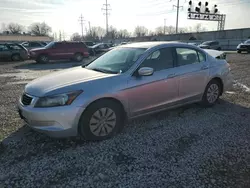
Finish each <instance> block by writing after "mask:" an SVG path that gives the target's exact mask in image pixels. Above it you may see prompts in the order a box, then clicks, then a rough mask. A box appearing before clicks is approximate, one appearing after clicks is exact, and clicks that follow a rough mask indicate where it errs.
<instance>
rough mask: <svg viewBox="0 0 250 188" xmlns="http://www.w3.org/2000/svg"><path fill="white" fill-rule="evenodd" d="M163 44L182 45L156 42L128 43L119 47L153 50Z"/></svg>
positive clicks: (174, 42) (170, 43)
mask: <svg viewBox="0 0 250 188" xmlns="http://www.w3.org/2000/svg"><path fill="white" fill-rule="evenodd" d="M164 44H169V45H172V44H184V43H182V42H178V41H157V42H136V43H129V44H125V45H122V46H121V47H131V48H147V49H148V48H153V47H156V46H159V45H164Z"/></svg>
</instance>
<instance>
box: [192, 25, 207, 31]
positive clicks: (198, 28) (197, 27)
mask: <svg viewBox="0 0 250 188" xmlns="http://www.w3.org/2000/svg"><path fill="white" fill-rule="evenodd" d="M206 30H207V29H206V27H203V26H202V24H201V23H198V24H196V25H195V26H194V31H195V32H197V33H199V32H204V31H206Z"/></svg>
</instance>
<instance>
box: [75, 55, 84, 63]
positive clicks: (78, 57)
mask: <svg viewBox="0 0 250 188" xmlns="http://www.w3.org/2000/svg"><path fill="white" fill-rule="evenodd" d="M74 60H75V61H77V62H81V61H82V60H83V55H82V54H81V53H75V55H74Z"/></svg>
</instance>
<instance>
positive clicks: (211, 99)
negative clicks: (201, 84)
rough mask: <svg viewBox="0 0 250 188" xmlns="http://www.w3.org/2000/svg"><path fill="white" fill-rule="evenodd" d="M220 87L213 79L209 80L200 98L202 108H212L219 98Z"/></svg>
mask: <svg viewBox="0 0 250 188" xmlns="http://www.w3.org/2000/svg"><path fill="white" fill-rule="evenodd" d="M221 90H222V86H221V84H220V83H219V82H218V81H217V80H215V79H213V80H211V81H210V82H209V83H208V85H207V87H206V89H205V92H204V94H203V97H202V104H203V105H204V106H213V105H214V104H215V103H216V102H217V101H218V99H219V96H220V94H221Z"/></svg>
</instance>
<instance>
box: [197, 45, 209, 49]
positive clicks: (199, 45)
mask: <svg viewBox="0 0 250 188" xmlns="http://www.w3.org/2000/svg"><path fill="white" fill-rule="evenodd" d="M199 47H204V48H205V47H209V45H206V44H200V45H199Z"/></svg>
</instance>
